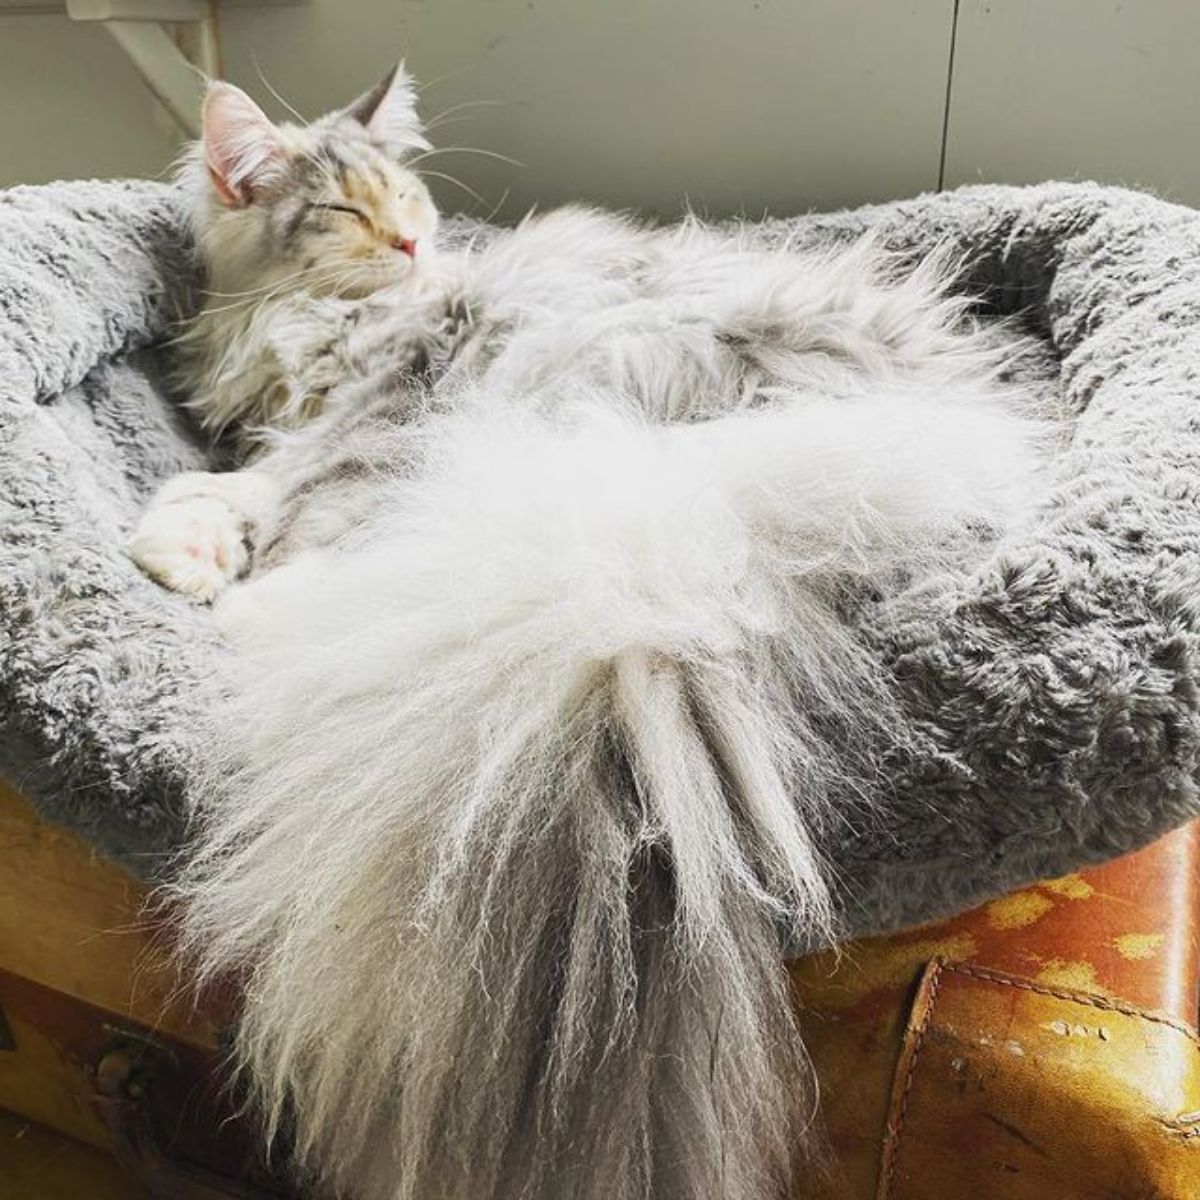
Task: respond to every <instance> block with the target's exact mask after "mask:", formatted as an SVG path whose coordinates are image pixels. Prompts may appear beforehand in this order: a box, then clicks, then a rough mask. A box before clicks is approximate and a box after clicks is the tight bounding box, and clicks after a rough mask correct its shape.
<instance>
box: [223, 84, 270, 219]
mask: <svg viewBox="0 0 1200 1200" xmlns="http://www.w3.org/2000/svg"><path fill="white" fill-rule="evenodd" d="M202 123H203V130H204V133H203V137H204V163H205V165H206V166H207V167H208V174H209V178H210V179H212V182H213V186H214V187H215V188H216V189H217V194H218V195H219V196H220V197H221V199H222V200H223V201H224V202H225V203H226V204H228V205H230V206H231V207H234V208H242V207H244V206H245V205H247V204H249V203H250V202H251V200H253V199H254V193H255V192H256V191H257V190H258V189H259V188H261V187H262V186H263V185H264V184H266V183H269V182H270V181H271V180H272V179H273V178H275V177H277V175H278V173H279V170H280V168H281V167H282V165H283V162H284V159H285V158H286V156H287V149H286V147H285V146H284V142H283V138H282V136H281V135H280V133H279V130H278V129H276V128H275V126H274V125H273V124H272V123H271V120H270V118H269V117H268V116H267V114H266V113H264V112H263V110H262V109H261V108H259V107H258V105H257V104H255V103H254V101H253V100H251V99H250V97H249V96H247V95H246V93H245V92H243V91H242V89H241V88H239V87H234V86H233V84H232V83H222V82H217V83H212V84H209V88H208V93H207V94H206V95H205V97H204V113H203V122H202Z"/></svg>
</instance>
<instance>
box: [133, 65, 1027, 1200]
mask: <svg viewBox="0 0 1200 1200" xmlns="http://www.w3.org/2000/svg"><path fill="white" fill-rule="evenodd" d="M425 145H426V143H425V142H424V140H423V138H422V135H421V132H420V127H419V123H418V120H417V117H416V114H415V112H414V102H413V91H412V88H411V85H410V83H409V81H408V79H407V77H406V76H405V74H404V72H403V71H402V70H397V71H396V72H395V73H394V74H393V75H392V76H391V77H390V78H389V79H388V80H386V81H385V82H384V83H383V84H381V85H380V87H378V88H376V89H375V90H374V91H373V92H371V93H370V94H369V95H367V96H365V97H363V98H362V99H361V100H359V101H357V102H356V103H355V104H353V105H351V106H350V108H348V109H347V110H345V111H344V112H339V113H334V114H332V115H330V116H327V117H324V118H322V119H321V120H319V121H317V122H315V123H314V124H312V125H310V126H308V127H305V128H300V127H295V126H290V125H285V126H276V125H274V124H272V123H271V122H270V121H269V120H268V119H267V118H266V117H265V116H264V115H263V113H262V112H261V111H260V110H259V109H258V108H257V107H256V106H255V105H254V103H253V102H252V101H251V100H250V99H249V98H248V97H247V96H245V95H244V94H243V93H241V92H240V91H238V90H237V89H236V88H233V87H230V86H228V85H224V84H216V85H214V86H213V87H212V89H211V90H210V92H209V95H208V99H207V103H206V106H205V113H204V139H203V142H202V144H201V145H200V146H198V147H197V148H196V150H195V153H194V154H193V156H192V157H191V159H190V162H189V166H188V168H187V170H186V182H187V186H188V187H189V188H190V190H191V194H192V197H193V200H194V213H195V227H196V240H197V246H198V252H199V257H200V261H201V264H202V266H203V269H204V271H205V274H206V278H207V281H208V288H209V290H208V293H207V297H208V298H207V301H206V303H205V306H204V308H203V310H202V311H201V312H200V314H199V315H198V316H197V317H196V318H195V320H194V321H193V322H192V323H191V325H190V327H189V330H188V332H187V334H186V336H185V338H184V345H183V352H184V366H183V372H184V378H185V381H186V384H187V387H188V389H189V392H190V394H191V397H192V404H193V406H194V408H195V411H196V412H197V414H198V416H199V418H200V420H201V421H202V423H203V424H204V426H205V427H206V428H207V429H209V430H210V431H211V432H212V433H213V434H214V435H223V436H225V437H226V438H227V439H231V440H232V441H233V442H234V443H235V444H236V445H237V446H239V447H240V448H241V450H242V452H243V453H244V455H245V457H246V465H245V467H244V468H243V469H241V470H238V471H233V472H229V473H224V474H189V475H184V476H180V477H179V478H177V479H173V480H170V481H168V482H167V483H166V485H165V486H164V487H163V489H162V491H161V493H160V494H159V495H158V497H157V498H156V499H155V501H154V503H153V504H152V506H151V507H150V509H149V511H148V512H147V513H146V515H145V518H144V520H143V521H142V523H141V526H140V527H139V529H138V530H137V532H136V534H135V536H134V539H133V542H132V547H131V551H132V554H133V555H134V557H135V558H136V559H137V561H138V562H139V563H141V564H142V566H143V567H144V568H145V569H146V570H147V571H148V572H149V573H150V574H152V575H153V576H154V577H155V578H157V579H159V580H160V581H161V582H163V583H164V584H165V585H166V586H168V587H171V588H175V589H178V590H180V591H183V592H186V593H188V594H190V595H192V596H194V597H196V598H197V599H198V600H201V601H209V600H213V599H214V598H216V599H217V603H216V605H215V608H214V613H215V616H216V617H217V619H218V620H219V621H220V622H221V624H222V626H223V627H224V628H225V630H226V631H227V632H228V635H229V637H230V638H231V639H232V640H233V641H234V643H235V645H237V646H238V647H239V648H240V649H241V650H242V651H243V654H242V656H241V657H242V660H243V662H244V673H243V674H244V677H243V678H242V679H241V680H240V681H239V686H238V688H237V692H236V695H235V696H234V697H233V698H232V699H231V700H230V702H229V705H228V708H227V710H225V711H223V712H222V713H220V714H218V715H217V717H216V718H215V722H216V730H215V732H214V736H213V745H214V753H213V757H214V764H215V765H214V771H213V778H212V781H211V786H210V787H209V788H207V789H206V795H205V800H204V801H203V803H202V804H201V807H200V811H199V812H198V814H197V831H198V832H197V844H196V846H195V848H194V853H193V860H192V864H191V866H190V868H189V870H188V873H187V875H186V877H185V878H184V879H183V881H182V882H181V885H180V888H181V891H182V894H183V896H184V898H185V899H186V902H187V912H188V916H187V922H186V940H187V943H188V945H189V946H190V947H191V948H192V949H193V950H194V951H195V953H196V955H197V957H198V962H199V968H198V969H199V973H200V975H201V977H202V978H203V977H204V976H206V975H210V974H222V975H224V974H227V973H233V974H235V975H236V977H237V978H239V979H241V980H242V981H243V983H244V995H245V1008H244V1014H243V1019H242V1021H241V1024H240V1028H239V1031H238V1050H239V1054H240V1057H241V1060H242V1062H243V1064H244V1065H245V1067H246V1068H247V1070H248V1073H249V1075H250V1077H251V1079H252V1080H253V1083H254V1085H255V1088H256V1091H257V1095H258V1098H259V1099H260V1101H261V1103H262V1106H263V1109H264V1111H265V1113H266V1118H267V1124H268V1128H269V1130H270V1131H272V1132H273V1131H274V1130H275V1129H276V1128H277V1127H278V1125H279V1122H280V1121H281V1120H283V1119H284V1118H285V1116H286V1119H287V1121H288V1123H289V1125H290V1127H291V1128H292V1130H293V1137H294V1142H295V1149H296V1154H297V1156H298V1158H299V1161H300V1162H301V1163H302V1164H303V1166H304V1167H305V1168H307V1169H308V1170H309V1171H311V1172H312V1173H314V1174H315V1175H316V1176H318V1177H319V1178H321V1179H322V1180H324V1181H325V1183H326V1184H327V1185H328V1186H329V1187H330V1188H331V1189H332V1190H333V1191H336V1192H338V1193H339V1194H345V1195H352V1196H356V1197H363V1198H366V1200H384V1198H386V1200H401V1198H405V1200H432V1198H433V1197H441V1198H444V1200H467V1198H468V1197H469V1198H471V1200H482V1198H485V1197H492V1198H501V1197H503V1198H506V1200H507V1198H516V1197H520V1198H522V1200H563V1198H565V1197H574V1198H576V1200H634V1198H650V1197H654V1198H655V1200H685V1198H686V1200H711V1198H712V1197H716V1196H721V1197H726V1198H728V1200H768V1198H776V1197H780V1196H783V1195H785V1194H792V1195H798V1196H803V1195H804V1192H805V1188H804V1179H805V1171H806V1170H807V1169H809V1168H808V1167H806V1165H805V1162H806V1159H805V1154H806V1147H808V1146H811V1144H812V1140H813V1139H812V1137H811V1136H810V1135H811V1130H812V1128H813V1114H814V1105H815V1092H814V1088H813V1085H812V1080H811V1078H810V1072H809V1070H808V1067H807V1063H806V1059H805V1054H804V1049H803V1045H802V1043H801V1040H800V1037H799V1034H798V1031H797V1026H796V1022H795V1019H794V1015H793V1009H792V997H791V995H790V993H789V987H788V979H787V975H786V972H785V970H784V965H783V947H784V946H785V945H790V946H792V947H799V948H804V947H811V946H815V945H818V944H825V943H827V942H828V941H829V940H830V939H832V938H835V937H836V936H837V932H838V931H837V928H836V923H835V921H834V917H833V910H832V905H831V901H830V879H829V875H828V871H827V869H826V865H825V864H824V862H823V861H822V858H821V855H820V853H819V850H818V848H817V847H818V846H819V845H821V844H822V842H823V841H824V842H826V843H827V842H828V839H829V838H830V837H836V830H837V828H838V826H839V824H840V823H844V822H847V821H864V820H870V819H871V812H870V800H871V796H872V794H873V791H874V789H876V788H877V787H879V786H881V783H880V778H879V774H880V765H879V749H880V747H881V746H883V745H885V744H886V742H887V737H888V726H889V721H890V712H891V710H890V701H889V692H888V686H887V681H886V680H884V679H881V678H879V672H878V671H877V670H876V668H875V666H874V664H873V662H872V661H871V660H870V657H869V656H868V655H867V654H866V652H865V651H864V650H863V649H862V647H861V646H860V645H859V643H858V642H857V641H856V639H855V637H854V635H853V633H852V627H851V625H850V624H849V623H848V622H847V620H846V619H845V618H846V614H847V612H849V611H855V610H858V611H861V610H862V608H863V606H870V605H872V604H874V603H876V602H877V600H878V597H879V596H881V595H886V593H887V591H888V589H889V587H890V586H893V585H894V583H895V582H896V581H897V580H898V579H902V578H903V579H911V578H912V577H914V576H918V575H920V574H921V573H922V572H932V571H935V570H938V569H940V568H942V567H943V566H944V565H947V564H960V563H963V562H966V561H969V560H970V559H971V558H972V557H973V556H975V555H978V554H980V553H981V552H982V550H981V548H982V547H983V545H984V544H985V543H986V542H987V541H988V540H989V539H992V538H995V537H996V536H999V535H1000V534H1001V533H1003V531H1004V530H1005V529H1006V528H1008V527H1009V526H1010V525H1011V524H1012V523H1013V522H1014V521H1015V520H1018V519H1019V516H1020V513H1021V510H1022V507H1023V504H1024V503H1025V501H1026V498H1027V497H1028V496H1029V495H1030V494H1031V492H1032V490H1033V483H1034V474H1035V471H1036V465H1037V455H1036V453H1035V449H1034V439H1033V437H1032V434H1031V425H1030V423H1029V422H1027V421H1025V420H1024V419H1022V418H1020V417H1019V416H1018V415H1016V414H1017V412H1018V410H1019V408H1020V405H1021V404H1022V403H1023V402H1024V400H1023V398H1022V397H1020V396H1017V395H1016V394H1015V393H1014V392H1013V391H1012V390H1011V389H1010V388H1008V387H1007V386H1005V385H1004V384H1002V383H1001V382H1000V381H999V376H1000V373H1001V368H1002V360H1001V355H1000V354H999V353H998V352H997V351H996V350H995V349H994V347H993V345H992V344H991V343H990V342H989V341H988V340H987V338H985V337H984V336H983V335H982V334H981V333H979V332H978V331H976V330H974V329H973V328H972V327H971V326H970V324H969V323H968V322H967V321H966V319H965V318H966V307H967V306H966V302H965V301H963V300H962V299H961V298H956V297H955V296H953V295H952V294H951V293H950V292H949V290H948V283H947V280H946V272H945V271H944V270H942V269H941V268H940V267H938V266H937V265H936V264H929V263H927V264H925V265H923V266H920V267H918V268H917V269H916V270H914V271H910V272H908V273H903V272H900V271H898V270H897V268H896V267H895V265H894V264H893V263H891V262H889V261H888V259H887V258H886V256H884V255H883V254H881V253H880V252H879V251H878V250H877V249H876V248H875V247H873V246H872V245H870V244H869V243H868V244H859V245H857V246H854V247H851V248H849V249H847V250H844V251H841V252H838V253H831V254H826V255H824V256H814V255H811V254H810V255H800V254H796V253H791V252H788V251H787V250H780V251H776V252H771V253H768V252H765V251H764V250H762V249H758V248H755V246H754V245H753V243H752V241H751V239H750V238H749V237H748V235H746V234H745V233H743V232H739V231H737V230H730V231H724V232H714V231H710V230H706V229H704V228H701V227H700V226H698V225H697V224H695V223H684V224H682V225H680V226H678V227H675V228H671V229H661V230H660V229H650V228H646V227H643V226H642V225H639V224H637V223H634V222H631V221H629V220H625V219H622V218H618V217H615V216H611V215H606V214H602V213H598V212H593V211H586V210H581V209H570V210H565V211H560V212H553V213H550V214H547V215H544V216H537V217H530V218H529V219H527V220H526V221H524V222H522V223H521V224H520V225H519V226H518V227H517V228H515V229H513V230H511V231H506V232H499V233H496V234H495V235H494V236H489V237H487V238H481V239H480V241H479V244H478V245H474V246H467V247H465V248H459V249H458V250H455V251H450V250H445V249H439V248H438V246H437V245H436V244H435V226H436V222H437V214H436V212H435V210H434V207H433V205H432V203H431V201H430V198H429V195H428V192H427V191H426V189H425V187H424V185H423V184H422V183H421V181H420V179H419V178H418V176H417V175H416V174H415V173H414V171H413V167H414V166H415V165H416V164H417V163H418V161H419V159H420V153H419V151H420V150H421V149H422V148H423V147H424V146H425ZM230 585H233V586H230Z"/></svg>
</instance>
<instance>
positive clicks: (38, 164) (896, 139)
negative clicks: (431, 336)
mask: <svg viewBox="0 0 1200 1200" xmlns="http://www.w3.org/2000/svg"><path fill="white" fill-rule="evenodd" d="M955 8H956V6H955V3H954V0H306V2H304V3H301V4H299V5H296V6H293V7H282V8H280V7H276V8H270V9H261V10H256V9H253V8H244V7H238V8H229V9H226V10H225V11H224V14H223V20H222V27H223V43H224V52H225V60H226V68H227V72H226V73H227V74H228V76H229V77H230V78H232V79H233V80H235V81H236V82H238V83H240V84H242V85H243V86H245V87H246V88H247V89H248V90H250V91H251V92H252V93H253V94H255V95H256V96H257V97H258V98H259V99H260V100H262V101H263V102H264V105H265V106H266V107H267V108H268V110H269V111H272V112H274V113H276V114H279V115H282V111H283V110H282V109H281V107H280V106H279V105H278V104H277V103H276V102H275V101H274V100H273V99H272V98H271V96H270V93H269V90H268V89H267V87H266V86H265V85H264V83H263V82H262V81H261V80H260V78H259V75H258V70H259V68H261V70H262V72H263V74H264V75H265V76H266V78H267V79H269V80H270V82H271V83H272V84H273V85H274V86H275V87H276V88H278V89H279V91H280V92H281V93H282V94H283V95H284V96H285V97H286V98H287V99H288V100H289V101H290V102H291V103H292V104H294V105H295V106H296V107H297V108H299V109H301V110H302V111H303V112H304V113H306V114H308V115H313V114H316V113H318V112H321V111H323V110H325V109H327V108H329V107H331V106H333V105H335V104H338V103H341V102H343V101H345V100H346V99H348V98H349V97H350V96H351V95H352V94H354V93H355V92H357V91H359V90H361V89H362V88H364V87H365V86H367V85H368V84H369V83H370V82H371V81H373V80H374V79H375V78H376V77H377V76H379V75H380V74H382V72H383V71H384V70H385V69H386V68H387V66H388V65H389V64H390V62H391V61H393V60H394V59H395V57H397V56H398V55H401V54H403V55H404V56H406V57H407V59H408V61H409V64H410V66H411V67H412V68H413V70H414V72H415V73H416V74H417V75H418V76H419V77H420V78H421V79H422V80H424V81H425V82H426V85H427V86H426V88H425V91H424V93H423V99H424V103H425V108H426V111H427V113H428V114H429V115H431V116H432V115H436V114H437V113H439V112H444V111H445V110H447V109H451V108H453V107H454V106H456V105H459V104H464V103H468V102H473V101H487V102H489V104H488V105H486V106H481V107H478V108H469V109H463V110H461V111H459V112H457V113H454V114H451V117H450V118H448V119H447V123H446V124H444V125H443V126H441V127H440V128H439V129H437V130H436V131H435V136H436V140H437V141H438V142H439V143H440V144H442V145H447V144H453V145H469V146H475V147H481V148H484V149H488V150H492V151H496V152H499V153H502V154H507V155H510V156H512V157H514V158H517V159H520V160H521V161H522V162H523V163H524V164H525V166H524V167H521V168H517V167H512V166H510V165H508V164H506V163H503V162H500V161H497V160H492V159H488V158H486V157H483V156H476V155H471V154H445V155H440V156H438V157H437V158H436V159H431V160H430V161H429V162H428V164H427V165H428V166H429V167H430V168H433V169H435V170H438V171H444V172H446V173H449V174H453V175H456V176H458V177H459V178H460V179H461V180H462V181H463V182H464V183H465V184H466V185H467V186H468V187H470V188H472V189H473V190H475V191H477V192H479V193H480V195H482V196H483V197H484V201H485V202H484V204H483V205H482V206H481V205H479V204H477V203H476V202H474V201H472V200H471V198H470V197H469V195H467V194H465V193H464V192H462V191H461V190H459V189H457V188H456V187H455V186H454V185H452V184H449V183H446V182H442V181H435V182H437V184H438V187H439V192H440V199H441V201H442V203H443V204H444V205H453V206H456V207H458V206H472V205H474V206H475V207H476V208H477V209H481V208H482V209H483V210H484V211H486V210H487V209H490V208H491V207H492V206H493V205H496V204H499V203H501V202H502V201H503V205H502V208H501V213H502V215H504V216H512V215H515V214H517V213H519V212H520V211H523V210H524V209H525V208H527V207H528V206H529V205H531V204H534V203H538V204H542V205H550V204H554V203H557V202H559V201H561V200H564V199H568V198H582V199H590V200H594V201H597V202H601V203H605V204H610V205H617V206H632V207H641V208H647V209H650V210H654V211H658V212H662V213H671V212H676V211H678V210H679V207H680V206H681V204H682V203H683V202H684V201H685V200H687V201H690V202H691V203H692V204H693V205H695V206H697V207H700V208H702V209H707V210H708V211H712V212H714V213H725V212H731V211H737V210H739V209H744V210H745V211H747V212H749V213H758V212H761V211H762V210H763V209H764V208H770V209H773V210H775V211H780V212H784V211H795V210H797V209H802V208H807V207H811V206H822V207H828V206H832V205H838V204H844V203H856V202H861V201H865V200H874V199H884V198H887V197H891V196H900V195H905V194H911V193H913V192H916V191H920V190H922V189H925V188H932V187H935V186H937V184H938V180H939V173H940V170H941V167H942V152H943V128H944V118H945V116H946V96H947V83H948V77H949V74H950V44H951V34H952V31H953V27H954V13H955ZM958 11H959V19H958V27H957V53H956V56H955V62H954V70H953V87H952V89H951V91H950V98H951V105H950V112H949V122H948V126H946V128H948V132H949V137H948V141H947V143H946V146H945V163H944V167H945V177H946V181H947V183H956V182H960V181H970V180H975V179H1009V180H1014V181H1026V180H1033V179H1040V178H1046V177H1064V176H1066V177H1070V176H1073V175H1088V176H1096V177H1101V178H1107V179H1112V180H1117V181H1127V182H1140V183H1144V184H1147V185H1150V186H1153V187H1156V188H1158V189H1160V190H1162V191H1164V192H1167V193H1169V194H1170V195H1172V196H1173V197H1175V198H1179V199H1182V200H1186V201H1191V202H1194V203H1200V155H1198V154H1197V153H1196V151H1195V141H1196V138H1195V130H1196V128H1197V126H1198V125H1200V88H1197V86H1196V84H1195V68H1194V58H1195V53H1194V52H1195V49H1196V47H1197V46H1200V0H1125V2H1124V3H1120V2H1117V0H960V3H959V5H958ZM175 148H176V147H175V142H174V139H173V137H172V135H171V133H170V130H169V126H168V125H167V124H166V123H165V122H164V121H163V119H162V117H161V114H157V113H156V110H155V106H154V105H153V103H152V102H151V101H150V99H149V98H148V96H147V95H146V94H145V93H144V92H143V90H142V88H141V85H140V84H139V83H138V81H137V79H136V77H135V76H134V74H133V72H132V69H131V68H130V66H129V65H128V64H127V63H126V61H125V60H124V59H123V58H122V57H121V55H120V53H119V51H118V50H117V49H116V47H115V46H114V45H113V44H111V42H110V41H109V39H108V37H107V35H106V34H105V33H104V32H103V31H102V30H101V29H98V28H96V27H79V26H73V25H72V24H71V23H70V22H69V21H68V20H67V18H66V17H65V16H40V17H11V16H7V17H5V16H0V185H6V184H11V183H16V182H22V181H29V182H36V181H43V180H47V179H53V178H57V177H64V176H83V175H127V174H139V175H146V174H155V173H157V172H158V171H160V170H162V169H163V168H164V167H165V166H166V165H167V163H168V162H169V160H170V158H171V156H172V154H173V153H174V150H175Z"/></svg>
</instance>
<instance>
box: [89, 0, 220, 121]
mask: <svg viewBox="0 0 1200 1200" xmlns="http://www.w3.org/2000/svg"><path fill="white" fill-rule="evenodd" d="M216 14H217V5H216V0H67V15H68V16H69V17H70V18H71V19H72V20H73V21H97V22H100V23H102V24H103V26H104V28H105V29H107V30H108V32H109V33H110V34H112V36H113V37H114V38H115V39H116V41H117V43H118V45H120V47H121V48H122V49H123V50H124V51H125V53H126V54H128V55H129V57H130V59H132V61H133V65H134V66H135V67H136V68H137V70H138V72H139V73H140V74H141V76H142V78H143V79H144V80H145V81H146V84H147V86H148V87H149V88H150V90H151V91H152V92H153V93H154V95H155V96H156V97H157V98H158V100H159V101H160V102H161V103H162V105H163V107H164V108H165V109H166V110H167V112H169V113H170V114H171V117H172V118H173V119H174V121H175V123H176V124H177V125H178V126H179V127H180V128H181V129H182V130H183V131H184V132H185V133H186V134H188V135H189V136H190V137H197V136H198V135H199V133H200V92H201V90H202V89H203V87H204V84H205V82H206V81H207V80H209V79H215V78H217V77H219V75H220V73H221V70H220V51H219V48H218V43H217V15H216ZM164 26H176V27H177V30H176V35H177V36H175V37H173V36H172V35H171V34H170V33H168V32H167V30H166V29H165V28H164ZM184 47H187V49H188V51H189V53H188V54H185V53H184Z"/></svg>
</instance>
